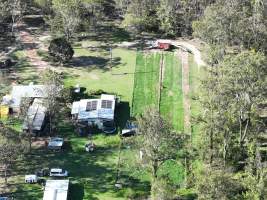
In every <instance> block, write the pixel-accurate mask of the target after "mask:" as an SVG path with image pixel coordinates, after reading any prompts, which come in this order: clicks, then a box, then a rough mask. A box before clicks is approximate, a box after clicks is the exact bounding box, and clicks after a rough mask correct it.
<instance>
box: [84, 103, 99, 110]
mask: <svg viewBox="0 0 267 200" xmlns="http://www.w3.org/2000/svg"><path fill="white" fill-rule="evenodd" d="M96 107H97V101H89V102H87V105H86V111H92V110H96Z"/></svg>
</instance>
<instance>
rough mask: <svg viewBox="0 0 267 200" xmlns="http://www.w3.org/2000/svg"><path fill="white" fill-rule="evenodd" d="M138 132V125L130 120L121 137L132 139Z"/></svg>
mask: <svg viewBox="0 0 267 200" xmlns="http://www.w3.org/2000/svg"><path fill="white" fill-rule="evenodd" d="M136 132H137V123H136V122H135V121H130V120H128V121H127V122H126V125H125V127H124V129H122V131H121V136H123V137H130V136H133V135H135V134H136Z"/></svg>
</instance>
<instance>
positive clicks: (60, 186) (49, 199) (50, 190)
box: [43, 180, 69, 200]
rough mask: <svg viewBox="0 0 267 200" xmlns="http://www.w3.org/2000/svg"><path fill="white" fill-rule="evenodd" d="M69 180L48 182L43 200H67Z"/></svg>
mask: <svg viewBox="0 0 267 200" xmlns="http://www.w3.org/2000/svg"><path fill="white" fill-rule="evenodd" d="M68 190H69V180H47V181H46V185H45V190H44V196H43V200H67V198H68Z"/></svg>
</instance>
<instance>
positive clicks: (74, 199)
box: [68, 183, 84, 200]
mask: <svg viewBox="0 0 267 200" xmlns="http://www.w3.org/2000/svg"><path fill="white" fill-rule="evenodd" d="M83 197H84V185H83V184H82V183H71V184H70V187H69V196H68V199H69V200H83Z"/></svg>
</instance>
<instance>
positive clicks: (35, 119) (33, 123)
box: [23, 99, 46, 133]
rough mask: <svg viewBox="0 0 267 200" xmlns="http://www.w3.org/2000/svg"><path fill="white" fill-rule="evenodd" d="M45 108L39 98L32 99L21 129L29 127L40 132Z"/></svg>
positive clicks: (35, 131)
mask: <svg viewBox="0 0 267 200" xmlns="http://www.w3.org/2000/svg"><path fill="white" fill-rule="evenodd" d="M45 116H46V108H45V107H44V106H43V102H42V100H41V99H34V101H33V103H32V105H31V106H30V107H29V109H28V112H27V117H26V119H25V120H24V123H23V130H25V131H27V130H29V128H31V131H32V132H34V133H37V132H40V131H41V130H42V129H43V127H44V124H45Z"/></svg>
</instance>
